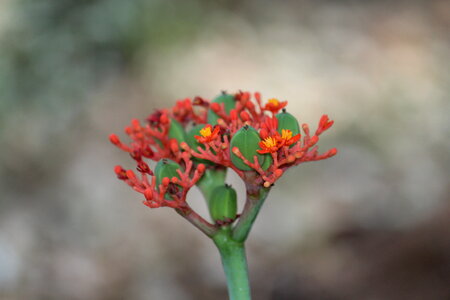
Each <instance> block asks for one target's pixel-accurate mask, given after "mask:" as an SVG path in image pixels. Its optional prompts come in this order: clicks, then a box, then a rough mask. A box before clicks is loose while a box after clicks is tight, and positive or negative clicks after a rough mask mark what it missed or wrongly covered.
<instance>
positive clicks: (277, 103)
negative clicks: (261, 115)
mask: <svg viewBox="0 0 450 300" xmlns="http://www.w3.org/2000/svg"><path fill="white" fill-rule="evenodd" d="M269 103H270V104H272V105H274V106H278V105H280V101H278V99H275V98H272V99H269Z"/></svg>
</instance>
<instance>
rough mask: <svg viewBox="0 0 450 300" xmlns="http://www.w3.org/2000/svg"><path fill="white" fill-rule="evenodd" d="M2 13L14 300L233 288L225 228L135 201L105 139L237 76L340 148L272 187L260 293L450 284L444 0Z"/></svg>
mask: <svg viewBox="0 0 450 300" xmlns="http://www.w3.org/2000/svg"><path fill="white" fill-rule="evenodd" d="M0 11H1V13H0V35H1V43H0V45H1V46H0V79H1V80H0V82H1V83H0V93H1V94H0V96H1V97H0V143H1V145H2V146H1V150H0V176H1V180H0V191H1V192H0V195H1V196H0V299H2V300H3V299H5V300H22V299H27V300H28V299H33V300H34V299H46V300H52V299H55V300H56V299H58V300H59V299H74V300H78V299H99V300H101V299H105V300H106V299H132V300H134V299H139V300H140V299H155V300H159V299H162V300H166V299H167V300H170V299H226V288H225V286H224V278H223V274H222V270H221V266H220V262H219V258H218V255H217V253H216V250H215V249H214V247H213V245H212V244H211V243H210V242H209V241H207V240H205V239H204V238H203V236H202V235H201V234H200V233H199V232H197V231H196V230H195V229H194V228H191V227H190V226H189V225H188V224H187V223H185V222H184V220H182V219H181V218H179V217H178V216H177V215H176V214H175V213H173V212H171V211H170V210H167V209H159V210H153V211H152V210H149V209H148V208H146V207H145V206H143V205H141V204H140V201H141V199H140V197H139V195H137V194H136V193H133V192H132V191H131V190H130V189H129V188H128V187H127V186H125V185H123V184H122V183H121V182H119V181H117V180H116V179H115V178H114V175H113V172H112V168H113V166H114V165H115V164H119V163H120V164H123V165H125V166H127V164H131V160H130V159H129V158H128V157H127V156H126V155H124V154H123V153H120V152H119V151H118V150H117V149H115V148H114V147H112V146H111V145H109V143H108V140H107V136H108V134H109V133H111V132H116V133H121V132H122V128H123V127H124V126H125V125H126V124H127V123H128V122H129V120H130V119H131V118H133V117H139V118H145V117H146V116H147V114H149V113H150V112H151V111H152V110H153V109H154V108H156V107H161V106H167V105H169V104H171V103H174V101H175V100H177V99H180V98H184V97H193V96H196V95H201V96H204V97H206V98H212V97H214V96H215V95H216V94H217V93H218V92H219V91H220V90H223V89H225V90H228V91H230V92H231V91H236V90H238V89H243V90H251V91H256V90H258V91H260V92H262V94H263V96H265V97H279V98H281V99H283V100H289V102H290V109H291V111H292V113H293V114H295V115H296V116H298V117H299V119H300V120H301V121H302V122H307V123H310V124H311V125H312V126H315V124H316V122H317V121H318V119H319V118H320V116H321V114H323V113H327V114H329V115H330V117H331V118H332V119H334V120H335V125H334V127H333V129H332V130H330V131H329V133H327V134H326V135H325V136H324V137H323V139H322V140H321V147H322V149H327V148H329V147H334V146H335V147H337V148H338V149H339V151H340V153H339V155H338V156H336V157H335V158H333V159H331V160H327V161H323V162H318V163H312V164H307V165H303V166H299V167H298V168H297V169H295V170H292V171H290V172H289V173H288V174H287V175H286V176H285V177H284V178H283V179H282V180H281V181H280V182H279V183H278V184H277V186H276V187H275V189H274V190H273V192H272V194H271V196H270V197H269V200H268V201H267V203H266V206H265V208H264V209H263V211H262V213H261V216H260V218H259V219H258V221H257V223H256V224H255V228H254V232H253V234H252V236H251V238H250V239H249V241H248V255H249V263H250V272H251V280H252V287H253V290H254V299H257V300H264V299H276V300H283V299H301V300H303V299H321V300H322V299H325V300H326V299H345V300H347V299H350V300H353V299H355V300H361V299H362V300H372V299H373V300H376V299H387V300H390V299H393V300H397V299H398V300H400V299H411V300H414V299H427V300H428V299H431V300H434V299H436V300H441V299H450V288H449V282H450V232H449V228H450V218H449V214H450V199H449V194H450V180H449V173H450V172H449V171H450V159H449V150H450V141H449V136H450V118H449V117H448V115H449V112H450V102H449V92H450V90H449V87H450V80H449V79H450V74H449V72H448V67H449V66H448V62H449V58H450V57H449V56H450V55H449V54H450V51H449V40H448V27H449V23H450V6H449V4H448V1H399V2H395V3H391V2H388V1H311V2H308V1H283V2H270V1H248V2H245V3H243V2H240V1H231V2H225V1H222V2H216V3H214V4H211V3H210V2H207V1H174V2H169V3H168V2H164V1H129V2H128V1H127V2H124V1H119V0H115V1H85V2H79V1H75V0H72V1H69V0H64V1H58V2H54V1H50V0H45V1H44V0H42V1H39V2H36V1H25V0H23V1H4V2H1V3H0ZM229 180H230V182H232V183H233V184H234V185H235V186H238V187H240V188H241V189H242V185H240V184H239V183H238V182H237V181H236V178H235V176H233V174H230V178H229ZM241 192H242V190H241ZM191 199H192V204H193V206H195V207H196V208H198V209H199V210H200V211H201V212H205V209H204V207H203V205H202V204H203V202H202V200H201V199H200V198H199V194H198V192H197V191H195V192H193V193H192V195H191Z"/></svg>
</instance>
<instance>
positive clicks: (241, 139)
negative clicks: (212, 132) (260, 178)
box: [230, 125, 265, 171]
mask: <svg viewBox="0 0 450 300" xmlns="http://www.w3.org/2000/svg"><path fill="white" fill-rule="evenodd" d="M260 141H261V139H260V137H259V133H258V131H256V129H255V128H253V127H251V126H248V125H245V126H244V127H242V128H241V129H239V131H238V132H236V133H235V135H234V136H233V138H232V139H231V142H230V151H231V153H230V156H231V161H232V162H233V164H234V165H235V166H236V167H237V168H238V169H240V170H243V171H251V170H253V169H252V168H250V167H249V166H248V165H246V164H245V163H244V162H243V161H242V159H240V158H239V157H238V156H236V154H234V153H233V148H234V147H237V148H238V149H239V151H240V152H241V154H242V155H243V156H244V157H245V158H246V159H248V160H249V161H250V162H251V163H253V162H254V156H255V155H256V156H257V157H258V162H259V164H260V165H263V164H264V160H265V155H262V154H259V153H258V152H256V150H259V149H261V148H260V147H259V142H260Z"/></svg>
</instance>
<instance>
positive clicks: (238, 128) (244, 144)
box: [110, 92, 337, 211]
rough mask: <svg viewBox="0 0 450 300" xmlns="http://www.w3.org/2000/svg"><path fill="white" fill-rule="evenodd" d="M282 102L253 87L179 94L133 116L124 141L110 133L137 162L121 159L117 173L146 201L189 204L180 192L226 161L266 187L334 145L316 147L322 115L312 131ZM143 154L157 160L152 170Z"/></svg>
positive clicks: (325, 123)
mask: <svg viewBox="0 0 450 300" xmlns="http://www.w3.org/2000/svg"><path fill="white" fill-rule="evenodd" d="M286 106H287V101H279V100H277V99H269V100H268V101H267V102H266V103H264V104H263V103H262V100H261V95H260V94H259V93H254V95H253V97H252V95H251V94H250V93H249V92H239V93H236V94H234V95H231V94H227V93H222V95H220V96H218V97H217V98H216V99H214V100H213V101H208V100H206V99H203V98H200V97H196V98H194V99H192V100H191V99H184V100H181V101H177V102H176V104H175V106H173V107H171V108H166V109H160V110H156V111H155V112H154V113H152V114H151V115H149V116H148V117H147V119H146V120H145V121H144V122H142V123H141V122H140V121H139V120H137V119H133V120H132V121H131V124H130V125H129V126H127V127H126V128H125V133H126V134H127V135H128V136H129V137H130V139H131V142H130V143H128V144H126V143H123V142H122V141H121V140H120V139H119V137H118V136H117V135H115V134H111V135H110V141H111V142H112V143H113V144H114V145H116V146H117V147H119V148H120V149H122V150H123V151H125V152H128V153H129V154H130V156H131V157H132V158H133V160H134V161H135V162H136V171H137V173H136V171H133V170H125V169H124V168H123V167H121V166H116V167H115V173H116V175H117V177H118V178H119V179H120V180H123V181H124V182H126V183H127V184H128V185H129V186H131V187H132V188H133V189H134V190H136V191H137V192H139V193H141V194H143V195H144V197H145V200H144V204H145V205H147V206H148V207H150V208H157V207H164V206H167V207H172V208H175V209H178V210H181V211H183V210H188V209H189V206H188V205H187V203H186V195H187V193H188V192H189V190H190V188H191V187H192V186H194V185H195V184H197V182H198V181H199V180H201V178H202V176H203V175H204V173H205V171H207V170H213V169H221V168H222V169H226V168H230V169H233V170H234V171H235V172H236V173H237V174H238V175H239V176H240V177H241V178H242V179H243V180H244V182H245V183H246V184H251V185H252V186H260V187H261V188H269V187H270V186H272V185H273V184H274V183H275V182H276V181H277V180H278V179H279V178H280V177H281V176H282V175H283V174H284V173H285V171H286V170H287V169H289V168H290V167H293V166H296V165H299V164H301V163H304V162H309V161H317V160H322V159H326V158H329V157H332V156H334V155H335V154H336V153H337V150H336V148H332V149H330V150H328V151H326V152H324V153H322V154H320V153H319V152H318V146H317V143H318V141H319V137H320V135H321V134H322V133H323V132H325V131H326V130H328V129H329V128H330V127H331V126H332V125H333V121H331V120H330V119H329V118H328V116H327V115H323V116H322V117H321V119H320V121H319V124H318V128H317V129H316V131H315V132H314V134H312V132H311V131H310V128H309V126H308V125H307V124H302V125H301V127H300V126H299V124H298V122H297V120H296V119H295V118H294V117H293V116H292V115H291V114H289V113H288V112H287V111H286ZM300 128H301V129H300ZM301 131H303V134H302V133H301ZM149 160H153V161H156V162H158V165H159V166H160V168H159V166H158V165H157V166H156V168H155V169H154V170H152V169H151V168H150V167H149V164H148V161H149ZM168 166H170V168H169V167H168ZM158 168H159V169H158ZM157 169H158V170H157ZM167 170H169V171H167Z"/></svg>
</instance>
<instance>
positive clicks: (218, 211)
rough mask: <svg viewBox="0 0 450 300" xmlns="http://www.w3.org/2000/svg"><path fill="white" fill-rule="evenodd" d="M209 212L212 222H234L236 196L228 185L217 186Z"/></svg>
mask: <svg viewBox="0 0 450 300" xmlns="http://www.w3.org/2000/svg"><path fill="white" fill-rule="evenodd" d="M209 212H210V214H211V217H212V218H213V220H214V221H216V222H217V221H228V220H230V219H231V220H234V219H235V218H236V213H237V194H236V191H235V189H233V188H232V187H231V186H229V185H223V186H219V187H217V188H215V189H214V192H213V195H212V197H211V201H210V202H209Z"/></svg>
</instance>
